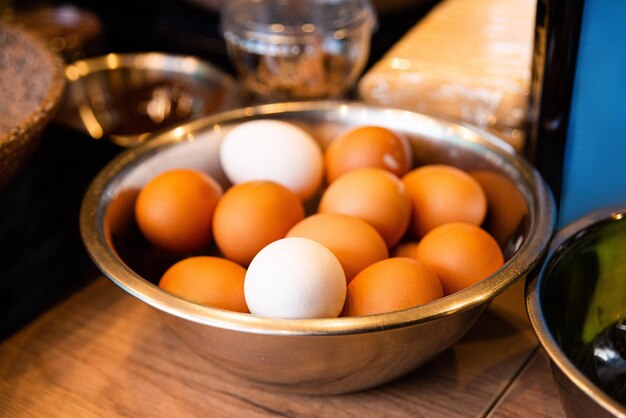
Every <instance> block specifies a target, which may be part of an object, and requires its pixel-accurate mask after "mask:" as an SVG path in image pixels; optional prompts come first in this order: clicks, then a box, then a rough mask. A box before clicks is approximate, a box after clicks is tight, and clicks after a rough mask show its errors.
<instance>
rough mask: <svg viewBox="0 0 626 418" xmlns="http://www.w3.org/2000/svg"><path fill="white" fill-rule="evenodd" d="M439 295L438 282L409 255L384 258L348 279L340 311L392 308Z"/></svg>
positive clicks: (368, 311) (353, 312)
mask: <svg viewBox="0 0 626 418" xmlns="http://www.w3.org/2000/svg"><path fill="white" fill-rule="evenodd" d="M441 297H443V289H442V287H441V283H440V281H439V279H438V278H437V275H436V274H435V273H434V272H433V271H432V270H431V269H429V268H428V267H426V265H424V264H423V263H421V262H419V261H417V260H415V259H412V258H406V257H397V258H388V259H386V260H383V261H379V262H377V263H374V264H372V265H371V266H369V267H367V268H366V269H365V270H363V271H362V272H360V273H359V274H357V276H356V277H355V278H354V279H353V280H352V281H351V282H350V284H349V285H348V294H347V296H346V303H345V305H344V309H343V313H342V315H343V316H362V315H373V314H379V313H385V312H393V311H398V310H401V309H407V308H411V307H414V306H417V305H421V304H424V303H427V302H430V301H433V300H436V299H439V298H441Z"/></svg>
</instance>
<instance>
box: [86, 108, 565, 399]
mask: <svg viewBox="0 0 626 418" xmlns="http://www.w3.org/2000/svg"><path fill="white" fill-rule="evenodd" d="M259 118H272V119H278V120H284V121H289V122H291V123H294V124H297V125H298V126H300V127H302V128H303V129H305V130H307V131H308V132H310V133H311V135H312V136H313V137H314V138H316V139H317V140H318V141H319V143H320V145H321V146H322V147H324V146H326V145H327V144H328V143H329V142H330V141H332V140H333V139H334V138H335V137H336V136H337V135H338V134H339V133H340V132H343V131H345V130H346V129H348V128H350V127H354V126H357V125H364V124H373V125H379V126H384V127H388V128H391V129H394V130H397V131H400V132H403V133H405V134H406V135H407V137H408V138H409V139H410V141H411V144H412V147H413V151H414V156H415V162H416V164H418V165H421V164H424V163H427V162H429V163H448V164H452V165H455V166H458V167H461V168H463V169H466V170H468V171H472V172H473V171H480V172H482V173H485V172H488V173H491V175H490V176H488V177H489V178H497V179H498V180H496V181H492V182H491V190H492V192H493V193H492V194H491V195H492V198H493V199H499V197H498V196H500V197H502V196H506V193H507V190H508V191H510V190H514V192H515V193H517V194H518V195H519V196H518V197H519V199H508V204H509V205H519V207H514V208H512V210H507V204H506V203H505V204H503V203H502V202H501V203H500V204H499V205H494V206H493V207H494V209H493V210H494V211H497V210H498V209H496V208H498V207H499V208H501V209H500V210H502V212H501V213H492V214H491V221H490V222H492V225H493V226H494V227H496V228H500V229H499V233H498V236H499V239H500V241H501V242H502V244H503V247H504V248H505V256H506V258H507V260H508V261H507V262H506V264H505V265H504V266H503V267H502V268H501V269H500V270H498V271H497V272H496V273H494V274H493V275H491V276H490V277H489V278H487V279H485V280H484V281H482V282H480V283H478V284H476V285H474V286H472V287H470V288H467V289H465V290H463V291H460V292H458V293H455V294H452V295H450V296H447V297H444V298H442V299H439V300H436V301H433V302H431V303H428V304H425V305H421V306H417V307H414V308H410V309H406V310H402V311H397V312H392V313H386V314H379V315H371V316H363V317H342V318H333V319H316V320H314V319H306V320H280V319H269V318H261V317H258V316H254V315H249V314H240V313H235V312H228V311H224V310H220V309H214V308H210V307H207V306H200V305H197V304H194V303H191V302H187V301H185V300H182V299H180V298H178V297H175V296H174V295H172V294H169V293H166V292H164V291H163V290H161V289H160V288H159V287H157V286H155V284H154V283H156V282H157V281H158V279H159V278H160V275H161V274H162V273H163V271H164V269H165V268H167V267H168V266H169V265H170V264H169V263H172V262H173V261H175V260H173V259H172V257H169V258H168V257H166V256H164V254H163V252H161V251H158V250H157V249H155V248H154V247H152V246H150V245H149V244H148V243H147V242H146V241H145V240H144V239H143V238H142V237H141V235H140V234H139V233H138V230H137V227H136V224H135V220H134V217H133V207H134V201H135V198H136V195H137V193H138V191H139V189H140V188H141V187H142V186H143V185H144V184H145V183H146V182H147V181H148V180H149V179H151V178H152V177H153V176H155V175H156V174H157V173H159V172H162V171H164V170H168V169H170V168H173V167H179V166H181V165H183V166H186V167H192V168H197V169H201V170H203V171H205V172H207V173H208V174H210V175H212V176H213V177H214V178H216V179H217V180H218V181H220V182H221V183H222V185H223V186H224V187H228V182H227V181H226V178H225V176H224V173H223V172H222V169H221V167H220V165H219V159H218V151H219V146H220V141H221V139H222V138H223V136H224V135H225V133H226V132H228V130H229V129H231V128H232V127H233V126H235V125H237V124H239V123H242V122H244V121H248V120H252V119H259ZM486 183H487V182H486ZM502 184H505V187H504V189H501V188H499V187H498V185H502ZM503 193H504V194H503ZM488 194H489V193H488ZM509 208H510V206H509ZM554 222H555V209H554V203H553V201H552V198H551V196H550V194H549V192H548V190H547V189H546V187H545V184H544V182H543V181H542V180H541V178H540V177H539V175H538V174H537V173H536V172H535V171H534V170H533V169H532V168H531V166H530V165H529V164H528V163H526V162H525V161H524V160H523V159H522V158H521V157H520V156H519V155H518V154H516V153H515V152H514V150H513V149H512V148H511V147H509V146H507V145H506V144H505V143H504V142H502V141H500V140H498V139H497V138H495V137H493V136H491V135H489V134H487V133H484V132H482V131H478V130H475V129H473V128H467V127H462V126H459V125H455V124H452V123H448V122H444V121H441V120H438V119H433V118H430V117H427V116H424V115H421V114H417V113H413V112H409V111H402V110H396V109H388V108H379V107H372V106H368V105H363V104H359V103H344V102H300V103H278V104H271V105H264V106H258V107H251V108H244V109H237V110H234V111H231V112H226V113H222V114H219V115H215V116H213V117H208V118H204V119H201V120H198V121H196V122H192V123H190V124H186V125H183V126H179V127H177V128H176V129H173V130H170V131H168V132H165V133H163V134H160V135H156V136H155V137H154V138H152V139H151V140H150V141H149V142H147V143H146V144H145V145H143V146H141V147H137V148H132V149H130V150H127V151H126V152H125V153H123V154H122V155H120V156H119V157H118V158H117V159H115V160H114V161H112V162H111V163H110V164H109V165H108V166H107V167H106V168H105V169H104V170H103V171H101V172H100V174H99V175H98V176H97V177H96V179H95V180H94V182H93V183H92V185H91V187H90V189H89V190H88V192H87V194H86V196H85V198H84V201H83V207H82V210H81V221H80V223H81V231H82V236H83V241H84V243H85V246H86V248H87V250H88V252H89V254H90V255H91V257H92V259H93V260H94V261H95V263H96V264H97V265H98V267H99V268H100V269H101V270H102V272H103V273H104V274H105V275H107V276H108V277H109V278H110V279H111V280H112V281H113V282H115V283H116V284H118V285H119V286H120V287H121V288H123V289H124V290H126V291H127V292H129V293H130V294H132V295H134V296H135V297H137V298H138V299H140V300H142V301H143V302H145V303H147V304H149V305H151V306H153V307H155V308H156V309H158V310H159V311H161V312H162V318H163V319H164V321H165V323H167V324H168V325H170V326H171V328H172V330H173V331H174V332H175V333H176V334H178V335H179V336H180V337H181V338H182V339H183V340H184V341H186V342H187V343H188V344H189V345H190V346H191V347H192V348H193V349H194V350H195V351H196V352H198V353H199V354H200V355H202V356H204V357H205V358H206V359H208V360H209V361H212V362H214V363H216V364H218V365H219V366H221V367H223V368H224V369H227V370H229V371H230V372H232V373H233V374H235V375H238V376H240V377H243V378H245V379H247V380H249V381H252V382H256V383H259V384H261V385H262V386H263V387H269V388H273V389H274V390H281V391H286V392H297V393H308V394H334V393H344V392H350V391H355V390H360V389H364V388H369V387H373V386H375V385H378V384H381V383H384V382H386V381H389V380H391V379H394V378H396V377H398V376H401V375H403V374H405V373H407V372H409V371H411V370H413V369H415V368H416V367H418V366H420V365H421V364H423V363H424V362H426V361H428V360H430V359H432V358H433V357H434V356H436V355H437V354H439V353H441V352H442V351H443V350H446V349H447V348H449V347H450V346H452V345H453V344H454V343H455V342H456V341H458V340H459V338H461V337H462V336H463V335H464V334H465V333H466V332H467V331H468V330H469V329H470V327H471V326H472V325H473V324H474V322H475V321H476V319H477V318H478V316H479V315H480V314H481V312H483V310H484V309H485V308H486V306H487V305H488V303H489V301H490V300H491V299H492V298H493V297H495V296H496V295H497V294H499V293H501V292H502V291H504V290H505V289H507V288H508V287H509V286H511V285H512V284H513V283H515V282H516V281H518V280H520V279H523V277H524V276H525V275H526V273H528V272H529V271H530V269H532V268H533V267H534V266H535V265H536V264H537V263H538V262H539V261H540V258H541V256H542V254H543V253H544V250H545V248H546V247H547V245H548V242H549V240H550V236H551V234H552V231H553V227H554ZM507 234H508V235H509V236H506V235H507Z"/></svg>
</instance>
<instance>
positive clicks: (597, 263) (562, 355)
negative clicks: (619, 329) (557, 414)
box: [526, 208, 626, 418]
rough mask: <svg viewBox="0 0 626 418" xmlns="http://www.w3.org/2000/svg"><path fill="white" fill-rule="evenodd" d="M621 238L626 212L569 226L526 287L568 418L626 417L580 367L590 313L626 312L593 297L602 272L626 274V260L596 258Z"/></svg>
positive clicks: (602, 213) (599, 214)
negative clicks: (595, 304) (595, 305)
mask: <svg viewBox="0 0 626 418" xmlns="http://www.w3.org/2000/svg"><path fill="white" fill-rule="evenodd" d="M616 236H621V237H624V238H623V240H622V241H626V208H608V209H600V210H598V211H595V212H592V213H590V214H589V215H587V216H585V217H583V218H581V219H579V220H577V221H575V222H573V223H571V224H569V225H567V226H566V227H564V228H563V229H561V230H560V231H559V232H558V233H557V234H556V236H555V238H554V240H553V242H552V244H551V246H550V251H549V253H548V256H547V259H546V262H545V263H544V265H543V266H542V268H541V270H540V272H539V273H538V275H536V276H535V277H534V278H533V279H532V280H530V281H529V282H528V283H527V288H526V306H527V309H528V315H529V317H530V321H531V323H532V326H533V329H534V331H535V333H536V334H537V337H538V339H539V341H540V343H541V345H542V346H543V348H544V349H545V350H546V352H547V353H548V355H549V356H550V360H551V364H552V373H553V377H554V381H555V383H556V385H557V387H558V389H559V392H560V395H561V403H562V405H563V409H564V410H565V413H566V414H567V416H569V417H581V418H583V417H585V418H586V417H594V418H595V417H626V406H624V405H621V404H620V403H619V402H617V400H615V399H614V398H612V397H610V396H609V395H608V394H607V393H606V392H605V391H603V390H602V389H601V388H600V387H599V386H598V385H597V384H595V383H594V382H593V381H592V379H591V378H590V377H588V375H587V374H586V373H583V371H582V369H581V368H580V367H579V366H578V365H577V363H579V362H580V358H579V353H580V350H581V346H582V345H583V344H584V343H585V342H584V340H585V339H588V338H589V337H588V336H587V337H586V338H585V336H584V334H586V333H588V332H587V331H586V327H585V323H588V322H587V317H588V315H589V314H590V313H591V310H592V309H593V310H594V315H595V314H596V313H597V314H598V315H608V313H609V312H611V311H613V312H615V310H616V309H615V308H617V309H618V310H619V309H621V311H622V313H623V312H625V311H626V300H614V301H613V302H614V303H621V306H614V307H613V306H612V307H609V306H606V305H605V306H601V305H598V306H599V308H601V309H595V308H591V307H590V302H591V300H592V296H593V295H594V293H595V292H596V291H597V289H600V288H599V287H598V285H597V281H598V277H599V275H600V271H601V270H605V271H606V269H607V268H615V267H616V265H617V263H621V266H622V267H621V271H623V270H624V267H623V266H624V264H626V257H624V256H621V257H619V259H617V258H613V257H612V262H614V263H616V264H613V265H609V264H608V263H606V261H604V260H603V259H602V258H600V257H598V256H597V249H598V248H599V247H600V246H601V245H603V243H606V242H609V241H608V239H615V237H616ZM625 250H626V248H618V250H617V251H621V252H622V253H623V252H624V251H625ZM618 271H620V269H618ZM616 280H622V281H623V280H624V277H623V275H619V274H617V275H616ZM605 290H607V289H605ZM608 291H611V289H610V288H609V289H608ZM601 311H603V312H601ZM618 319H619V318H618ZM622 319H623V318H622Z"/></svg>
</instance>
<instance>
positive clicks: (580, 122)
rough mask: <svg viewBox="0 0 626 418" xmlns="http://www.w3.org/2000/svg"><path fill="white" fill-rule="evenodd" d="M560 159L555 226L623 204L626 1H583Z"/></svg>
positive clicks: (625, 179) (625, 174)
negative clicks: (560, 173)
mask: <svg viewBox="0 0 626 418" xmlns="http://www.w3.org/2000/svg"><path fill="white" fill-rule="evenodd" d="M564 158H565V159H564V168H563V188H562V194H561V203H560V214H559V226H562V225H565V224H567V223H569V222H571V221H573V220H574V219H576V218H579V217H581V216H583V215H585V214H586V213H588V212H589V211H591V210H593V209H596V208H599V207H607V206H613V205H621V204H624V205H626V1H623V0H619V1H613V0H586V2H585V6H584V14H583V21H582V26H581V32H580V46H579V51H578V62H577V66H576V75H575V78H574V89H573V95H572V106H571V109H570V122H569V127H568V133H567V144H566V148H565V156H564Z"/></svg>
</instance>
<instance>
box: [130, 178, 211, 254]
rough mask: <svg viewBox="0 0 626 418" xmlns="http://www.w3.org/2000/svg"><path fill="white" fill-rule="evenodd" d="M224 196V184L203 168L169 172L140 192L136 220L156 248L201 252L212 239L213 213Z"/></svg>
mask: <svg viewBox="0 0 626 418" xmlns="http://www.w3.org/2000/svg"><path fill="white" fill-rule="evenodd" d="M221 195H222V188H221V186H220V185H219V184H218V183H217V182H216V181H215V180H214V179H213V178H212V177H210V176H209V175H207V174H205V173H203V172H201V171H197V170H190V169H175V170H170V171H166V172H164V173H162V174H160V175H158V176H156V177H154V178H153V179H152V180H151V181H149V182H148V183H147V184H146V185H145V186H144V187H143V188H142V189H141V191H140V192H139V195H138V196H137V200H136V202H135V219H136V220H137V225H138V226H139V229H140V230H141V232H142V233H143V235H144V236H145V237H146V238H147V239H148V241H150V242H151V243H152V244H154V245H156V246H157V247H160V248H163V249H165V250H168V251H172V252H176V253H189V252H194V251H198V250H201V249H203V248H204V247H207V246H208V245H209V244H210V242H211V238H212V230H211V228H212V221H213V213H214V210H215V207H216V205H217V202H218V200H219V199H220V197H221Z"/></svg>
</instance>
